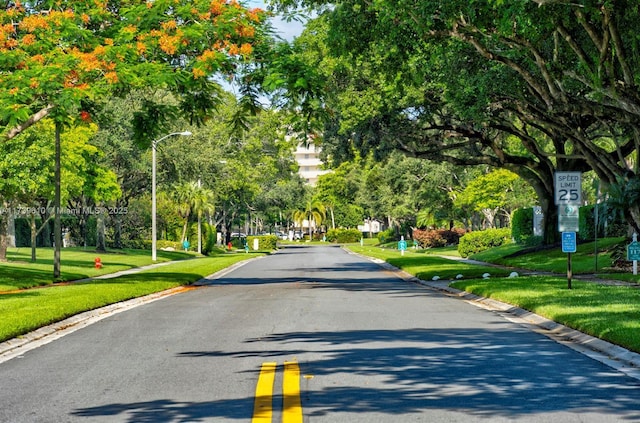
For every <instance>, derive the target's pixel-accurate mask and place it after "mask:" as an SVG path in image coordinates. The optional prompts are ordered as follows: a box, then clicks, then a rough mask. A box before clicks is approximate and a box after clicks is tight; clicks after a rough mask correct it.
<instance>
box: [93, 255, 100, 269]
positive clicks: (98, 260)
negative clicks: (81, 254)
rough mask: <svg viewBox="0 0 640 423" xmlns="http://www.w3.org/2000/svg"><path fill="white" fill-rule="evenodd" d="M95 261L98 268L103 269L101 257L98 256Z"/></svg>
mask: <svg viewBox="0 0 640 423" xmlns="http://www.w3.org/2000/svg"><path fill="white" fill-rule="evenodd" d="M93 263H94V264H95V266H96V269H102V261H101V260H100V257H96V259H95V260H94V261H93Z"/></svg>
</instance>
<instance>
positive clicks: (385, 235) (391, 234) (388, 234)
mask: <svg viewBox="0 0 640 423" xmlns="http://www.w3.org/2000/svg"><path fill="white" fill-rule="evenodd" d="M398 240H399V238H398V236H397V235H396V230H395V229H394V228H388V229H385V230H384V231H382V232H378V242H379V243H380V244H384V243H385V242H394V241H398Z"/></svg>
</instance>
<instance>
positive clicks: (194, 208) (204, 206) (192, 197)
mask: <svg viewBox="0 0 640 423" xmlns="http://www.w3.org/2000/svg"><path fill="white" fill-rule="evenodd" d="M174 196H175V199H176V202H177V203H178V213H179V214H180V216H181V217H182V218H183V219H184V226H183V227H182V237H181V240H180V241H181V242H184V241H185V239H186V237H187V229H188V227H189V218H190V216H191V214H192V213H194V214H196V215H197V216H198V252H199V253H200V252H202V240H201V234H202V229H201V223H202V216H203V215H204V214H205V213H207V214H211V213H213V211H214V200H213V198H214V194H213V191H212V190H210V189H208V188H205V187H203V186H202V185H201V184H200V181H198V182H183V183H181V184H178V185H176V186H175V187H174Z"/></svg>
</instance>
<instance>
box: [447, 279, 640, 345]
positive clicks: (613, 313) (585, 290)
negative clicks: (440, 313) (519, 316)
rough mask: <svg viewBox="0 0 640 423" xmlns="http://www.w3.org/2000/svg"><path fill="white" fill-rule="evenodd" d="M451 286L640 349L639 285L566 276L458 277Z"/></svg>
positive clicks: (615, 342)
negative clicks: (582, 279) (568, 285)
mask: <svg viewBox="0 0 640 423" xmlns="http://www.w3.org/2000/svg"><path fill="white" fill-rule="evenodd" d="M451 286H453V287H454V288H457V289H460V290H462V291H467V292H471V293H473V294H476V295H480V296H483V297H488V298H494V299H496V300H499V301H503V302H506V303H509V304H513V305H515V306H518V307H521V308H524V309H526V310H529V311H532V312H534V313H536V314H539V315H541V316H544V317H546V318H548V319H551V320H553V321H555V322H558V323H562V324H564V325H566V326H569V327H571V328H574V329H577V330H579V331H581V332H584V333H587V334H589V335H592V336H595V337H598V338H601V339H604V340H606V341H609V342H612V343H614V344H617V345H621V346H623V347H625V348H627V349H629V350H632V351H635V352H640V290H639V289H638V288H632V287H624V286H605V285H598V284H593V283H587V282H579V281H573V283H572V288H573V289H571V290H569V289H567V280H566V278H565V279H563V278H557V277H527V278H522V277H520V278H514V279H489V280H474V281H458V282H454V283H453V284H452V285H451Z"/></svg>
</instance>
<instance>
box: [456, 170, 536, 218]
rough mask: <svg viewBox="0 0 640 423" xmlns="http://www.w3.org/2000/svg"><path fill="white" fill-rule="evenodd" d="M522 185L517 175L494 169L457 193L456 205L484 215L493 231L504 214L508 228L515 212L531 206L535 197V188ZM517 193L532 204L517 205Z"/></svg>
mask: <svg viewBox="0 0 640 423" xmlns="http://www.w3.org/2000/svg"><path fill="white" fill-rule="evenodd" d="M519 182H521V179H520V178H519V177H518V175H516V174H515V173H513V172H510V171H508V170H505V169H498V170H493V171H491V172H488V173H485V174H483V175H480V176H479V177H477V178H475V179H474V180H472V181H470V182H469V184H468V185H467V186H466V187H465V188H464V190H463V191H461V192H458V193H456V198H455V201H454V203H457V204H459V205H460V207H465V206H466V207H469V208H471V209H472V210H474V211H478V212H481V213H482V214H483V215H484V217H485V219H486V223H487V225H488V227H490V228H495V227H496V217H497V216H498V214H501V215H502V217H503V219H504V221H505V223H506V224H507V225H505V226H508V224H509V222H510V219H511V212H512V211H513V210H515V209H516V208H519V207H524V206H529V205H530V201H531V199H532V198H534V193H533V190H532V189H531V187H523V186H522V184H519ZM527 188H528V190H527ZM526 191H528V193H527V194H525V192H526ZM515 193H518V196H519V197H521V198H524V199H525V201H527V200H526V199H529V200H528V201H529V204H526V202H525V203H524V204H523V203H519V202H517V200H518V198H517V197H516V196H515V195H514V194H515ZM523 194H524V195H523Z"/></svg>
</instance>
